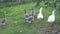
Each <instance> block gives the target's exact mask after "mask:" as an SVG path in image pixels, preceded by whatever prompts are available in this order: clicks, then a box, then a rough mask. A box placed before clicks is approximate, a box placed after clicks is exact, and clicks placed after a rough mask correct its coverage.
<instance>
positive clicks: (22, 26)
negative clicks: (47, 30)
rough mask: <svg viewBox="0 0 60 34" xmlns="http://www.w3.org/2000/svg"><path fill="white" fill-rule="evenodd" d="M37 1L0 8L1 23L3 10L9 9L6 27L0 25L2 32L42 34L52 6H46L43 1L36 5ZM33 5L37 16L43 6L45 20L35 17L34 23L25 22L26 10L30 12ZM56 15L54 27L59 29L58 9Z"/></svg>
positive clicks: (59, 15) (59, 16)
mask: <svg viewBox="0 0 60 34" xmlns="http://www.w3.org/2000/svg"><path fill="white" fill-rule="evenodd" d="M35 5H36V3H29V4H23V5H17V6H11V7H5V8H0V25H1V18H2V12H3V11H7V14H6V17H7V24H6V26H5V28H2V27H0V34H42V32H43V31H42V32H41V30H42V27H45V25H46V21H47V19H48V16H49V15H50V14H51V12H52V9H53V8H52V7H48V8H45V7H44V3H41V4H40V6H38V7H35ZM31 7H34V9H35V12H36V16H37V14H38V12H39V9H40V7H43V8H44V9H43V15H44V20H40V22H39V20H38V19H37V18H36V17H35V21H34V22H33V23H32V24H29V23H28V22H25V19H24V11H23V9H24V8H26V9H27V12H28V13H29V14H30V9H31ZM55 15H56V24H55V26H54V27H53V29H57V27H58V26H59V24H60V14H59V12H58V10H57V11H56V12H55ZM56 26H57V27H56Z"/></svg>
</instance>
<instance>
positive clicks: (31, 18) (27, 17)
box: [2, 7, 56, 26]
mask: <svg viewBox="0 0 60 34" xmlns="http://www.w3.org/2000/svg"><path fill="white" fill-rule="evenodd" d="M42 10H43V8H42V7H41V8H40V12H39V13H38V15H37V19H43V18H44V16H43V13H42ZM55 11H56V10H55V9H54V10H53V11H52V14H51V15H50V16H49V17H48V19H47V22H48V23H50V24H53V23H54V22H55ZM34 18H35V11H34V9H33V8H32V9H31V15H29V14H28V13H27V12H26V9H24V19H25V20H26V21H27V22H28V23H32V22H33V21H34ZM6 21H7V20H6V12H3V18H2V26H4V25H5V24H6Z"/></svg>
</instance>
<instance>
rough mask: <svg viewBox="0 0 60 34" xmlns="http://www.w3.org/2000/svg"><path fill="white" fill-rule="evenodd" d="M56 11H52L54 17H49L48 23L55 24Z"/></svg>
mask: <svg viewBox="0 0 60 34" xmlns="http://www.w3.org/2000/svg"><path fill="white" fill-rule="evenodd" d="M54 12H55V10H53V11H52V15H50V16H49V17H48V20H47V22H49V23H53V22H55V13H54Z"/></svg>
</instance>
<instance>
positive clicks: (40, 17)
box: [37, 8, 43, 19]
mask: <svg viewBox="0 0 60 34" xmlns="http://www.w3.org/2000/svg"><path fill="white" fill-rule="evenodd" d="M42 9H43V8H40V12H39V14H38V15H37V19H43V14H42Z"/></svg>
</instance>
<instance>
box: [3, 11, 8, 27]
mask: <svg viewBox="0 0 60 34" xmlns="http://www.w3.org/2000/svg"><path fill="white" fill-rule="evenodd" d="M6 22H7V19H6V11H4V12H3V18H2V26H4V25H5V24H6Z"/></svg>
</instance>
